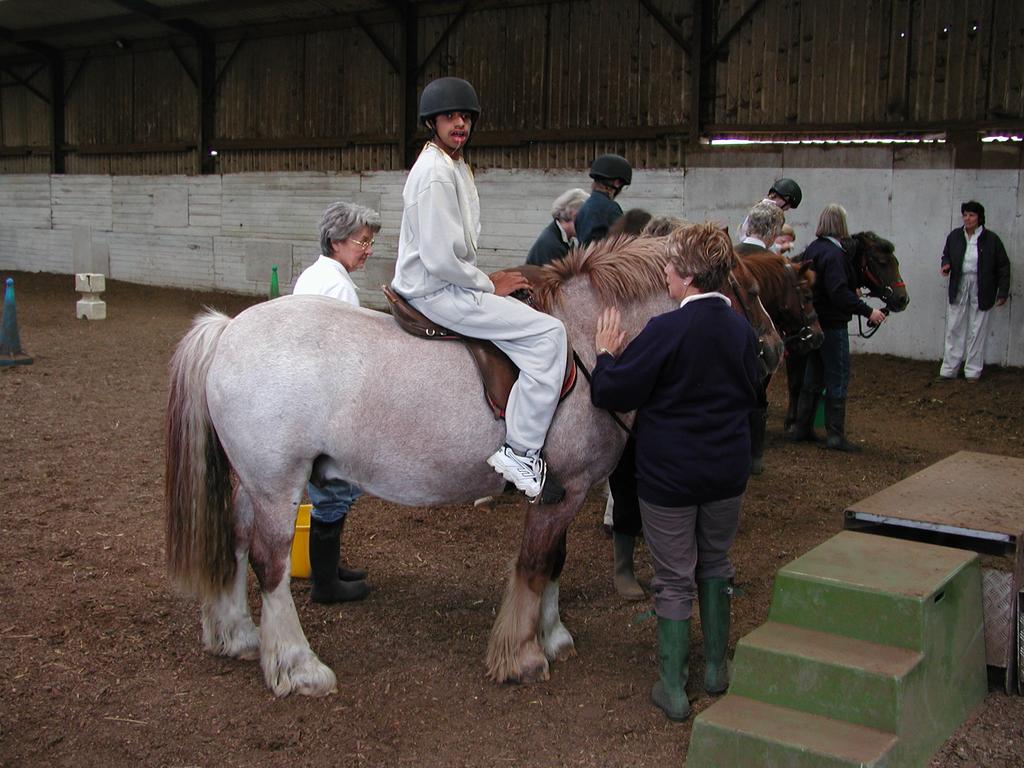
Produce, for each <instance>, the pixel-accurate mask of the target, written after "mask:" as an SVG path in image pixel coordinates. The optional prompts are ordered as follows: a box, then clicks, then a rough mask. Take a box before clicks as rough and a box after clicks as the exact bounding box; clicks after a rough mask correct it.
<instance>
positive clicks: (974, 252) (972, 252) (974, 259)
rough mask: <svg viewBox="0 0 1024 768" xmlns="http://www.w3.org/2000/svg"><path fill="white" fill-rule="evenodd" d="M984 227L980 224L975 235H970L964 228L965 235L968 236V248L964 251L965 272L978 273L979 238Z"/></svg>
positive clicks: (969, 273)
mask: <svg viewBox="0 0 1024 768" xmlns="http://www.w3.org/2000/svg"><path fill="white" fill-rule="evenodd" d="M982 229H983V227H982V226H981V225H980V224H979V225H978V228H977V229H975V230H974V234H973V235H968V234H967V230H966V229H964V237H966V238H967V250H966V251H964V274H965V275H976V274H977V273H978V238H979V237H981V230H982Z"/></svg>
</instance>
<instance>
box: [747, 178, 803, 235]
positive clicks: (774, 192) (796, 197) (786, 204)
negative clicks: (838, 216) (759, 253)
mask: <svg viewBox="0 0 1024 768" xmlns="http://www.w3.org/2000/svg"><path fill="white" fill-rule="evenodd" d="M803 199H804V193H803V191H802V190H801V189H800V185H799V184H797V183H796V182H795V181H793V180H792V179H787V178H786V177H785V176H783V177H782V178H781V179H776V180H775V181H774V182H773V183H772V186H771V187H770V188H769V190H768V194H767V195H766V196H765V198H764V199H763V200H762V201H761V202H762V203H771V204H772V205H776V206H778V207H779V210H781V211H783V212H785V211H788V210H789V209H790V208H793V209H794V210H795V209H797V208H799V207H800V201H801V200H803ZM748 221H749V220H748V219H743V223H742V224H740V229H739V237H740V239H741V240H742V239H743V238H744V237H746V236H747V235H748V234H750V233H749V232H748V231H747V223H748ZM769 245H771V244H770V243H769Z"/></svg>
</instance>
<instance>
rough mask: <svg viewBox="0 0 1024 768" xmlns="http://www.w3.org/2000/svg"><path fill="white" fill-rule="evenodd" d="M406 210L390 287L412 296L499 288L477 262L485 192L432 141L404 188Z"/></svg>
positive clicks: (465, 168)
mask: <svg viewBox="0 0 1024 768" xmlns="http://www.w3.org/2000/svg"><path fill="white" fill-rule="evenodd" d="M402 198H403V201H404V206H405V209H404V211H403V212H402V232H401V235H400V237H399V240H398V262H397V263H396V264H395V279H394V280H392V281H391V287H392V288H394V289H395V291H397V292H398V293H400V294H401V295H402V296H404V297H405V298H407V299H414V298H418V297H421V296H428V295H430V294H432V293H436V292H437V291H440V290H442V289H443V288H446V287H447V286H449V285H457V286H459V287H461V288H466V289H469V290H475V291H483V292H485V293H494V284H493V283H492V282H491V279H490V278H489V277H488V276H487V275H486V274H485V273H484V272H482V271H481V270H480V269H478V268H477V266H476V243H477V238H478V237H479V236H480V197H479V196H478V195H477V191H476V183H475V182H474V181H473V172H472V171H471V170H470V169H469V166H468V165H466V161H465V160H463V159H461V158H460V159H458V160H452V158H451V157H449V156H448V154H447V153H445V152H444V151H443V150H441V149H440V148H438V147H437V146H435V145H434V144H432V143H428V144H427V145H426V146H425V147H424V148H423V151H422V152H421V153H420V156H419V158H417V160H416V163H415V164H414V165H413V167H412V170H411V171H409V178H408V179H407V180H406V182H405V189H404V190H403V191H402Z"/></svg>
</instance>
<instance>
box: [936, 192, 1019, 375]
mask: <svg viewBox="0 0 1024 768" xmlns="http://www.w3.org/2000/svg"><path fill="white" fill-rule="evenodd" d="M960 213H961V215H962V216H963V217H964V225H963V227H957V228H956V229H954V230H953V231H952V232H950V233H949V235H948V236H947V237H946V246H945V247H944V248H943V249H942V262H941V266H940V267H939V271H940V272H941V273H942V274H943V275H945V276H947V277H949V306H948V308H947V311H946V343H945V349H944V351H943V354H942V367H941V368H940V369H939V381H949V380H951V379H955V378H956V375H957V371H959V369H960V365H961V363H962V364H963V366H964V378H966V379H967V380H968V381H977V380H978V379H979V378H980V377H981V369H982V368H983V367H984V365H985V336H986V335H987V334H986V331H987V327H988V317H989V315H988V311H989V310H990V309H992V307H993V305H995V306H997V307H1001V306H1003V305H1004V304H1005V303H1006V299H1007V297H1009V295H1010V259H1009V258H1008V257H1007V255H1006V249H1005V248H1004V247H1003V241H1002V240H1000V239H999V235H997V234H996V233H995V232H993V231H992V230H989V229H985V207H984V206H983V205H982V204H981V203H979V202H976V201H974V200H968V201H967V202H966V203H964V204H963V205H961V206H960Z"/></svg>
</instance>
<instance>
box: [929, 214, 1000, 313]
mask: <svg viewBox="0 0 1024 768" xmlns="http://www.w3.org/2000/svg"><path fill="white" fill-rule="evenodd" d="M966 253H967V237H966V234H965V232H964V228H963V227H957V228H956V229H954V230H953V231H952V232H950V233H949V236H948V237H947V238H946V246H945V247H944V248H943V249H942V265H943V266H945V265H947V264H948V265H949V303H950V304H955V303H956V294H957V292H958V291H959V290H960V276H961V275H962V274H963V271H964V256H965V255H966ZM1009 295H1010V259H1009V257H1007V255H1006V249H1005V248H1004V247H1003V241H1002V240H1000V239H999V235H997V234H996V233H995V232H992V231H991V230H989V229H985V228H982V230H981V234H980V235H978V309H980V310H982V311H985V310H987V309H992V305H993V304H995V303H996V298H997V297H998V298H1001V299H1005V298H1006V297H1007V296H1009Z"/></svg>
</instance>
